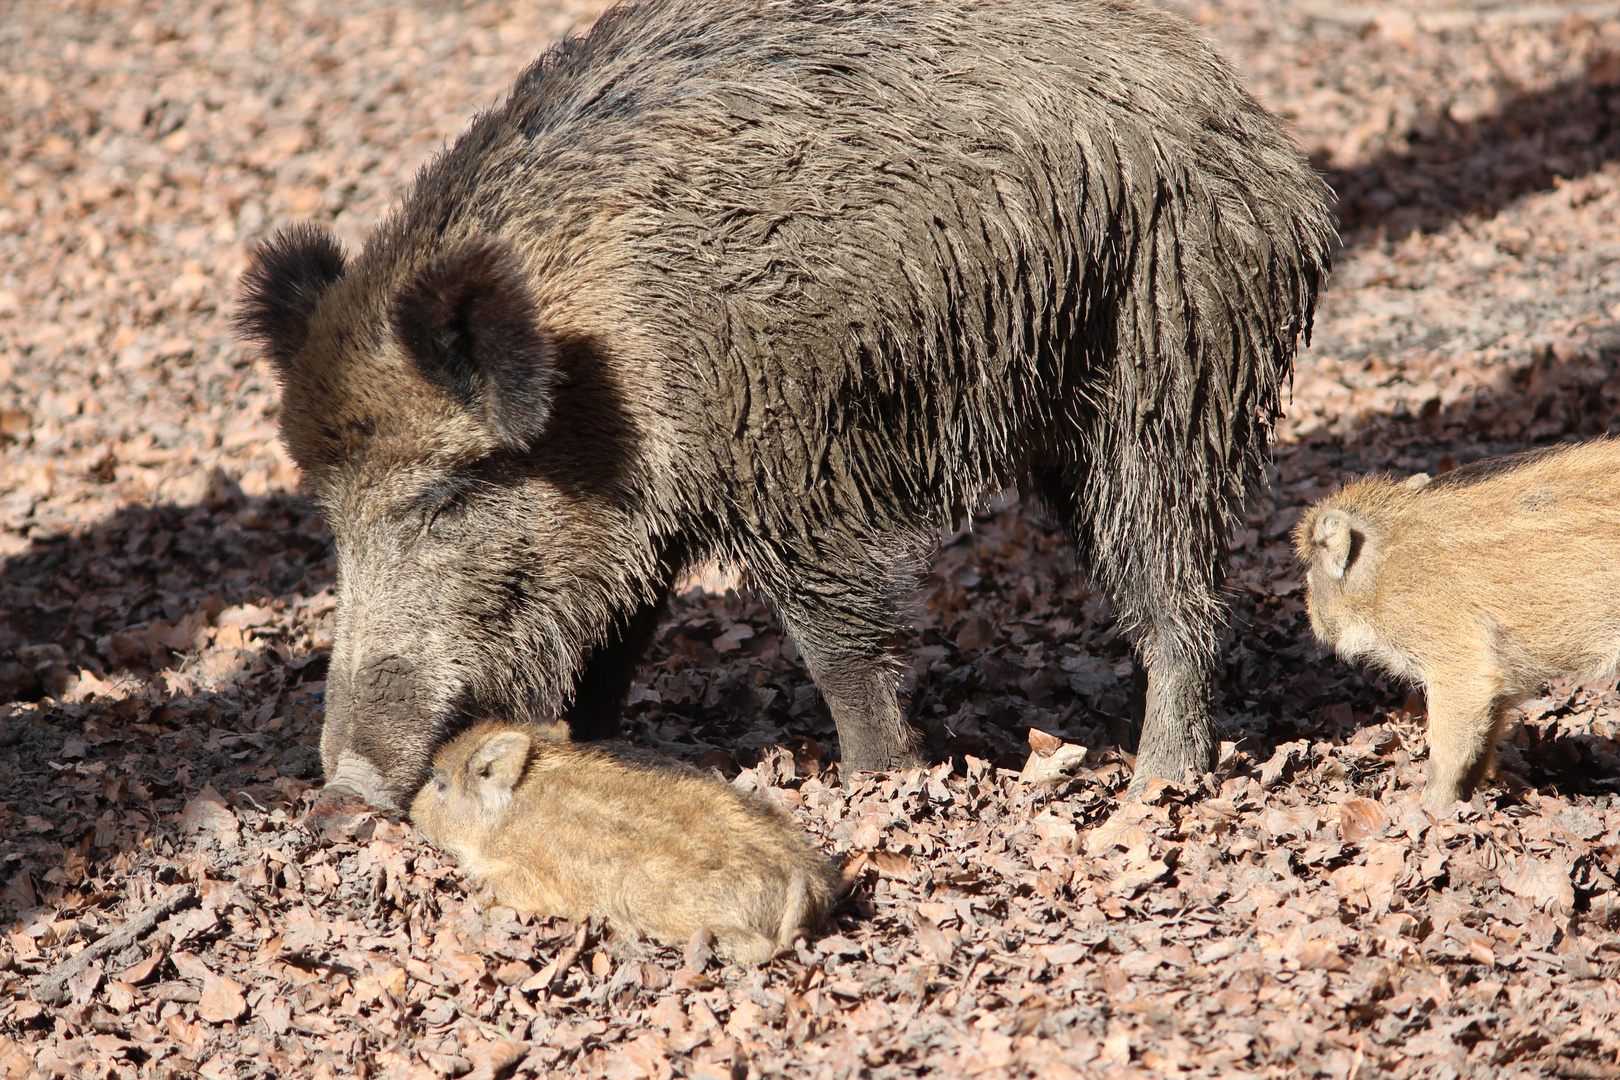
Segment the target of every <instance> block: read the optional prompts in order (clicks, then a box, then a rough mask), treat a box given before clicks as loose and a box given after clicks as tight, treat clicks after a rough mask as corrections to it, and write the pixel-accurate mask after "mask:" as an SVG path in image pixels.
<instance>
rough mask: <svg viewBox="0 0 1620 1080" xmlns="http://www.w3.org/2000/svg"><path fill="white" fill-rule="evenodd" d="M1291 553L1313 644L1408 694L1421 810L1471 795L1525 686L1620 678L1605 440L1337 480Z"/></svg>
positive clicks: (1618, 570)
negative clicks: (1422, 720)
mask: <svg viewBox="0 0 1620 1080" xmlns="http://www.w3.org/2000/svg"><path fill="white" fill-rule="evenodd" d="M1294 545H1295V552H1296V554H1297V555H1298V556H1299V558H1300V561H1301V562H1303V563H1305V565H1306V566H1307V568H1308V569H1307V574H1306V581H1307V584H1308V587H1309V589H1308V593H1309V595H1308V601H1307V602H1308V606H1309V609H1310V618H1311V628H1312V629H1313V630H1315V632H1316V635H1317V637H1319V638H1320V639H1321V640H1322V641H1324V642H1326V643H1327V644H1329V645H1331V646H1333V648H1334V649H1335V650H1336V651H1337V652H1338V654H1339V656H1340V657H1341V658H1343V659H1345V660H1364V661H1367V662H1368V663H1371V664H1373V665H1375V666H1377V667H1380V668H1382V669H1383V670H1385V671H1387V672H1389V673H1390V674H1392V675H1396V676H1399V677H1402V678H1405V679H1408V680H1410V681H1412V682H1414V683H1419V684H1421V685H1422V686H1423V688H1424V691H1425V693H1426V695H1427V697H1428V706H1429V776H1428V782H1427V783H1426V784H1425V786H1424V788H1423V796H1422V802H1423V805H1425V806H1428V807H1436V808H1437V807H1443V806H1446V805H1449V804H1450V803H1451V802H1453V801H1454V800H1457V799H1466V798H1468V797H1469V796H1470V795H1472V794H1473V791H1474V787H1475V785H1477V784H1478V783H1479V781H1480V779H1481V778H1482V777H1483V776H1484V775H1485V774H1486V773H1487V771H1488V770H1489V769H1490V766H1491V762H1492V758H1493V756H1494V754H1495V749H1496V740H1497V736H1498V734H1499V732H1500V729H1501V725H1502V720H1503V717H1504V716H1505V714H1506V712H1507V711H1508V710H1509V709H1510V708H1512V707H1513V706H1514V705H1516V704H1517V703H1518V702H1520V701H1522V700H1523V699H1524V698H1526V697H1529V696H1530V695H1532V694H1534V693H1535V692H1536V689H1537V688H1538V686H1540V684H1541V683H1543V682H1544V681H1546V680H1547V679H1549V678H1552V677H1555V676H1569V677H1571V678H1575V679H1579V680H1582V681H1586V682H1599V683H1601V682H1610V683H1612V682H1613V681H1614V680H1615V678H1616V676H1617V675H1620V442H1617V441H1615V440H1610V439H1602V440H1598V441H1596V442H1591V443H1586V444H1583V445H1579V446H1571V447H1561V448H1557V449H1554V450H1547V451H1532V452H1529V453H1525V454H1519V455H1514V456H1511V457H1506V458H1499V459H1492V460H1487V461H1480V462H1475V463H1473V464H1471V465H1467V466H1464V467H1463V468H1461V469H1458V470H1456V471H1455V472H1452V473H1448V474H1446V475H1444V476H1441V477H1439V478H1437V479H1434V480H1431V479H1429V478H1428V477H1427V476H1425V475H1423V474H1419V475H1417V476H1414V477H1411V478H1410V479H1408V480H1405V481H1396V480H1392V479H1390V478H1389V477H1384V476H1375V477H1368V478H1366V479H1362V480H1356V481H1352V482H1351V483H1349V484H1346V485H1345V486H1344V487H1343V488H1342V489H1340V490H1339V491H1338V492H1336V493H1334V494H1333V495H1330V496H1329V497H1327V498H1326V499H1323V500H1322V501H1321V502H1319V503H1318V504H1317V505H1316V506H1314V507H1312V508H1311V510H1310V511H1309V512H1308V513H1307V514H1306V515H1305V517H1304V518H1303V519H1302V520H1301V521H1300V523H1299V525H1298V526H1297V527H1296V528H1295V530H1294Z"/></svg>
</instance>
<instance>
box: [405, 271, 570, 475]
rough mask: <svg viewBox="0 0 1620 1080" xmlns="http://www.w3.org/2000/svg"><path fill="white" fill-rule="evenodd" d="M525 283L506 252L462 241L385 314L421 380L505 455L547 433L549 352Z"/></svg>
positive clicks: (551, 375)
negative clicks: (444, 395)
mask: <svg viewBox="0 0 1620 1080" xmlns="http://www.w3.org/2000/svg"><path fill="white" fill-rule="evenodd" d="M526 275H527V270H526V268H525V267H524V265H523V263H522V261H521V260H520V259H519V258H518V257H517V255H516V254H514V253H513V252H512V251H510V250H509V249H507V248H506V247H505V246H504V245H501V244H499V243H497V242H496V241H494V240H476V241H468V242H466V243H463V244H461V245H460V246H459V247H456V248H453V249H452V250H451V251H450V252H449V253H447V254H445V255H441V256H439V257H437V258H435V259H434V260H433V261H432V262H430V263H429V264H428V265H427V266H426V267H424V268H423V269H422V270H421V271H419V272H418V273H417V274H416V276H415V277H414V278H412V279H411V280H410V281H409V282H407V283H406V285H405V286H404V287H403V288H402V289H400V291H399V293H398V294H397V295H396V296H395V298H394V303H393V307H392V309H391V310H390V312H389V317H390V319H391V321H392V322H393V326H394V333H395V334H396V335H398V338H399V342H400V344H401V345H403V346H404V348H405V351H406V352H407V353H408V354H409V355H410V357H411V360H412V362H413V363H415V365H416V368H417V370H418V371H419V372H420V373H421V374H422V376H423V377H424V378H426V379H427V380H428V381H429V382H430V383H433V384H434V385H435V386H437V387H439V389H441V390H443V391H444V392H445V393H447V394H449V395H450V397H451V398H452V399H454V400H455V401H456V402H457V403H458V404H460V405H461V406H462V407H463V408H465V409H466V410H467V411H468V412H469V413H471V414H472V415H473V416H474V417H475V418H476V419H478V420H479V421H481V422H482V423H483V424H484V425H485V426H486V427H487V428H488V429H489V431H490V432H491V433H492V434H493V435H494V436H495V438H496V439H497V440H498V441H499V442H500V443H501V444H502V445H503V446H505V447H506V448H507V449H509V450H521V449H524V448H525V447H528V446H530V445H532V444H533V443H534V441H535V440H536V439H538V438H539V437H540V435H541V433H542V432H543V431H544V430H545V426H546V420H547V418H548V417H549V416H550V413H551V401H552V396H553V395H552V387H553V385H554V383H555V381H556V362H555V355H556V349H555V347H554V346H553V344H552V341H551V338H550V337H549V336H548V335H546V334H545V333H544V332H542V331H541V330H540V328H539V326H538V325H537V323H536V320H537V317H538V311H537V308H536V304H535V301H534V294H533V293H532V292H531V291H530V289H529V286H528V282H527V280H526Z"/></svg>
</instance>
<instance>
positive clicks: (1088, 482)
mask: <svg viewBox="0 0 1620 1080" xmlns="http://www.w3.org/2000/svg"><path fill="white" fill-rule="evenodd" d="M1175 467H1176V466H1175V463H1174V462H1170V461H1165V462H1158V463H1155V464H1154V465H1153V466H1152V467H1147V468H1141V469H1139V470H1136V472H1137V475H1138V476H1139V477H1145V478H1149V479H1140V480H1138V481H1137V482H1136V483H1130V482H1128V481H1127V479H1126V477H1127V475H1128V474H1127V473H1126V472H1125V471H1123V470H1120V471H1108V470H1103V469H1096V470H1092V471H1090V472H1089V473H1083V472H1080V471H1079V470H1072V469H1071V470H1064V469H1055V468H1054V469H1049V470H1037V471H1036V472H1035V474H1034V476H1033V479H1034V481H1035V483H1036V486H1037V488H1038V490H1039V491H1040V493H1041V496H1042V498H1043V499H1044V500H1045V501H1046V503H1047V505H1048V506H1049V507H1050V508H1051V510H1052V512H1053V513H1054V514H1055V515H1056V516H1057V517H1058V519H1059V520H1060V521H1061V522H1062V523H1064V524H1065V525H1067V526H1068V528H1069V530H1070V532H1071V535H1072V536H1073V537H1074V541H1075V546H1076V548H1077V550H1078V552H1079V555H1080V561H1081V563H1082V564H1083V565H1085V566H1087V567H1088V568H1089V569H1090V571H1091V573H1092V576H1093V578H1094V580H1096V582H1097V584H1099V585H1100V586H1102V587H1103V588H1104V589H1105V590H1106V591H1107V593H1108V597H1109V600H1110V602H1112V604H1113V606H1114V611H1115V612H1116V613H1117V616H1118V618H1119V621H1120V624H1121V625H1122V626H1123V627H1124V628H1125V632H1126V636H1127V637H1128V638H1129V639H1130V642H1131V653H1132V657H1133V659H1134V660H1135V662H1136V667H1137V672H1138V674H1137V677H1136V679H1135V680H1134V685H1133V687H1132V691H1133V697H1135V698H1136V700H1135V701H1133V703H1132V705H1133V710H1132V711H1133V712H1134V713H1135V714H1137V715H1136V717H1133V719H1135V718H1139V720H1140V723H1141V730H1140V733H1139V741H1138V744H1137V751H1136V772H1135V775H1134V776H1132V778H1131V784H1130V787H1129V788H1128V789H1127V790H1126V796H1127V798H1135V797H1138V796H1140V795H1141V794H1142V793H1143V792H1144V791H1145V790H1146V787H1147V783H1148V781H1149V780H1151V779H1152V778H1154V777H1162V778H1164V779H1166V780H1171V781H1174V782H1176V783H1183V782H1185V781H1186V779H1187V771H1188V770H1189V769H1191V770H1192V772H1193V774H1194V775H1198V776H1201V775H1203V774H1204V773H1205V772H1207V771H1208V770H1210V769H1212V768H1214V766H1215V760H1216V749H1217V744H1216V738H1215V721H1214V718H1213V717H1212V716H1211V715H1210V705H1209V698H1210V688H1211V684H1212V677H1213V672H1214V669H1215V661H1216V639H1217V637H1218V635H1219V631H1220V626H1221V623H1222V621H1223V620H1224V617H1225V608H1224V605H1223V604H1222V602H1221V598H1220V585H1221V578H1222V575H1223V572H1224V568H1225V563H1226V544H1225V541H1224V539H1223V529H1222V527H1221V525H1220V509H1219V507H1218V506H1217V505H1213V504H1212V503H1211V501H1210V500H1203V501H1199V500H1189V499H1186V498H1185V496H1182V495H1180V494H1179V492H1180V491H1181V490H1196V488H1195V487H1194V485H1193V484H1192V483H1191V482H1190V481H1188V480H1186V479H1184V478H1180V477H1177V476H1176V475H1175V474H1174V470H1175ZM1122 507H1123V508H1132V509H1134V510H1135V514H1134V515H1133V514H1129V513H1124V514H1122V513H1121V512H1120V508H1122ZM1143 521H1145V522H1147V523H1148V524H1147V525H1146V526H1144V525H1143V524H1142V522H1143Z"/></svg>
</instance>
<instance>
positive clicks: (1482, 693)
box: [1421, 669, 1507, 810]
mask: <svg viewBox="0 0 1620 1080" xmlns="http://www.w3.org/2000/svg"><path fill="white" fill-rule="evenodd" d="M1425 690H1426V693H1427V696H1428V699H1429V779H1428V782H1427V783H1426V784H1424V785H1423V796H1422V799H1421V802H1422V805H1423V806H1425V807H1427V808H1429V809H1431V810H1441V809H1444V808H1445V807H1448V806H1450V805H1451V804H1452V803H1454V802H1456V801H1458V800H1459V799H1467V798H1470V797H1471V796H1472V795H1473V794H1474V788H1475V787H1477V786H1478V784H1479V782H1480V781H1481V780H1483V779H1484V778H1485V774H1486V773H1487V772H1489V771H1490V767H1491V761H1492V760H1493V759H1494V758H1495V756H1496V737H1497V735H1498V733H1499V732H1500V731H1501V727H1502V718H1503V716H1504V714H1505V713H1506V711H1507V710H1506V709H1505V708H1504V707H1503V700H1502V697H1501V695H1500V694H1499V693H1498V691H1497V687H1496V685H1495V680H1494V679H1491V678H1490V677H1489V676H1488V675H1487V674H1486V673H1484V672H1481V671H1478V670H1477V669H1476V670H1470V671H1467V672H1460V673H1456V674H1454V675H1445V676H1441V677H1439V678H1431V679H1430V680H1429V682H1428V685H1427V686H1426V688H1425Z"/></svg>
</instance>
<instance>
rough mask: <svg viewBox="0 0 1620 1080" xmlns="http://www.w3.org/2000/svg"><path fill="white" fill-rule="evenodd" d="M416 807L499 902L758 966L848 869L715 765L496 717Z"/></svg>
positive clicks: (472, 736) (809, 920)
mask: <svg viewBox="0 0 1620 1080" xmlns="http://www.w3.org/2000/svg"><path fill="white" fill-rule="evenodd" d="M433 766H434V768H433V772H432V773H431V774H430V776H429V778H428V782H427V783H426V784H424V785H422V790H421V791H419V792H418V793H417V795H416V798H415V799H414V800H413V801H412V803H411V821H412V822H413V823H414V824H415V825H416V827H417V828H419V829H421V830H422V833H423V835H424V836H426V837H427V838H428V839H429V840H430V841H432V843H434V844H435V845H436V846H438V847H440V848H442V849H444V850H445V851H448V852H449V853H450V854H452V855H454V856H455V857H456V859H457V861H458V862H459V863H460V864H461V867H462V869H463V870H464V871H466V873H467V874H468V876H470V877H472V878H473V879H474V880H475V881H476V882H477V883H478V885H479V888H480V889H481V890H482V891H483V892H485V893H486V894H488V896H489V898H490V899H491V900H493V901H495V902H496V903H501V904H505V905H507V906H508V907H513V908H517V909H519V910H522V911H532V912H535V913H536V914H540V915H561V916H564V917H566V918H570V919H584V918H586V917H587V916H591V915H599V916H602V917H604V918H606V919H608V920H609V921H610V922H611V923H612V924H613V925H614V926H615V927H616V928H618V929H619V930H622V931H627V932H629V933H637V934H645V935H646V936H648V937H651V938H653V939H655V940H657V941H662V942H664V943H666V944H670V945H678V944H680V943H682V942H684V941H686V940H687V938H689V937H690V936H691V935H692V934H693V933H694V932H695V931H696V930H698V929H699V928H700V927H705V926H706V927H708V928H709V929H710V930H711V931H712V932H713V933H714V937H715V951H716V952H717V953H719V954H720V955H721V956H723V957H725V958H727V959H731V960H735V961H737V962H738V963H743V964H760V963H764V962H765V961H767V960H769V959H771V957H773V956H775V955H776V954H777V953H778V952H780V951H782V950H783V949H786V948H789V947H791V946H792V944H793V940H794V938H796V937H798V936H800V935H802V934H811V933H814V932H815V931H816V930H817V929H819V928H820V927H821V926H822V924H823V923H824V922H825V921H826V918H827V913H828V911H829V910H830V909H831V907H832V904H833V901H834V900H835V899H836V897H837V885H838V878H837V874H836V873H835V872H834V871H833V868H832V864H831V863H830V862H828V860H827V859H826V857H825V856H823V855H822V854H821V853H820V852H818V851H817V850H816V849H815V847H814V846H813V845H812V844H811V843H810V841H809V840H808V838H806V837H805V835H804V833H803V832H802V831H801V830H800V829H799V827H798V826H797V825H795V824H794V822H793V820H792V818H790V817H789V816H788V815H787V813H786V812H785V811H783V810H782V809H781V808H780V807H777V806H775V805H773V804H772V803H770V802H768V801H767V800H766V799H764V798H763V797H760V796H754V795H747V794H744V793H743V792H740V791H738V790H737V789H736V788H734V787H732V786H731V785H729V784H727V783H726V782H725V781H723V780H720V779H718V778H716V777H713V776H702V775H699V774H698V773H696V772H693V771H692V770H689V769H685V768H681V767H679V766H674V765H657V764H652V763H649V762H645V761H637V760H632V759H630V758H627V757H624V756H622V755H618V754H615V753H614V752H612V751H611V750H609V749H605V748H601V747H596V746H581V745H579V744H576V743H571V742H568V741H566V740H557V739H555V738H554V737H552V736H551V734H550V733H549V732H547V731H545V730H543V729H536V728H531V727H529V726H527V725H519V724H505V723H499V722H494V721H485V722H483V723H480V724H477V725H476V726H474V727H473V728H471V729H470V730H468V731H466V732H464V733H463V734H461V735H460V736H458V737H457V738H455V739H453V740H451V741H450V742H449V743H447V744H446V745H445V746H444V747H443V748H442V749H440V750H439V752H438V754H437V755H436V756H435V757H434V760H433Z"/></svg>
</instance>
